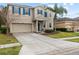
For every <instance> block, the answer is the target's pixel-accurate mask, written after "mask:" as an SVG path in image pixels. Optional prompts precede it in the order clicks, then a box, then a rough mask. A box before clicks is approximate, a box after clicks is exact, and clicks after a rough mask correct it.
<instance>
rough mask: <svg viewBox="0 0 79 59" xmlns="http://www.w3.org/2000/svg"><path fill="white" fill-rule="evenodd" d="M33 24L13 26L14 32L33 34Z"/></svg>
mask: <svg viewBox="0 0 79 59" xmlns="http://www.w3.org/2000/svg"><path fill="white" fill-rule="evenodd" d="M31 31H32V25H31V24H12V32H31Z"/></svg>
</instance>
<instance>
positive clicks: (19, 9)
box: [12, 6, 21, 14]
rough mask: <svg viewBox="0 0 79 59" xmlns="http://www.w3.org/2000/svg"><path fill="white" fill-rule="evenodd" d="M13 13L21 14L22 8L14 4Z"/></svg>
mask: <svg viewBox="0 0 79 59" xmlns="http://www.w3.org/2000/svg"><path fill="white" fill-rule="evenodd" d="M12 13H13V14H14V13H16V14H21V8H18V7H14V6H12Z"/></svg>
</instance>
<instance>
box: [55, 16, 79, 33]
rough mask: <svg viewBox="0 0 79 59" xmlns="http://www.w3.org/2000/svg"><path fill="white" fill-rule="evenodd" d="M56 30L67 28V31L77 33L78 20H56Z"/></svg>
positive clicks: (78, 27)
mask: <svg viewBox="0 0 79 59" xmlns="http://www.w3.org/2000/svg"><path fill="white" fill-rule="evenodd" d="M55 27H56V28H67V30H68V31H75V32H77V31H79V18H74V19H70V18H59V19H57V20H56V25H55Z"/></svg>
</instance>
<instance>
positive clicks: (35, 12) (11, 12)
mask: <svg viewBox="0 0 79 59" xmlns="http://www.w3.org/2000/svg"><path fill="white" fill-rule="evenodd" d="M7 6H8V15H7V20H8V21H9V22H10V24H9V26H10V32H11V33H15V32H42V31H44V30H46V29H52V30H53V18H54V12H52V11H51V10H49V9H47V7H46V6H36V7H31V6H24V5H17V4H8V5H7Z"/></svg>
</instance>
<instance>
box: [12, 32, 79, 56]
mask: <svg viewBox="0 0 79 59" xmlns="http://www.w3.org/2000/svg"><path fill="white" fill-rule="evenodd" d="M13 35H14V36H15V37H16V38H17V39H18V40H19V41H20V42H21V44H22V45H23V46H22V48H21V50H20V53H19V54H20V55H48V54H49V55H63V54H74V53H75V52H79V43H74V42H68V41H63V40H57V39H53V38H49V37H46V36H43V35H40V34H36V33H14V34H13ZM77 54H78V53H77Z"/></svg>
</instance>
